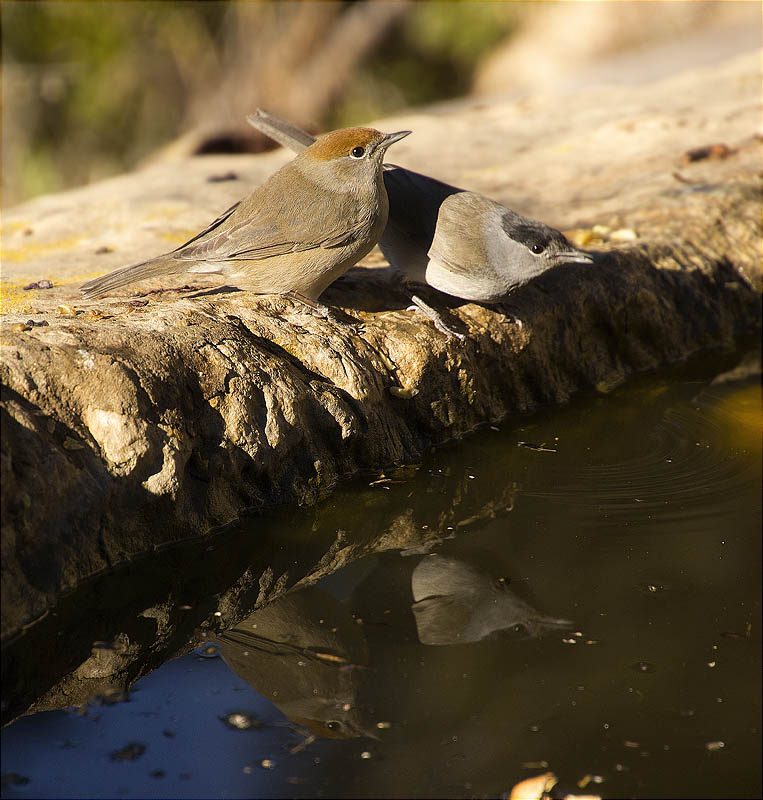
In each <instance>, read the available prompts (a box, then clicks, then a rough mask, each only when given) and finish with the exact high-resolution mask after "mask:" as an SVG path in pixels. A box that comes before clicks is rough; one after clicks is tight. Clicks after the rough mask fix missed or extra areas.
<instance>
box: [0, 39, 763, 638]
mask: <svg viewBox="0 0 763 800" xmlns="http://www.w3.org/2000/svg"><path fill="white" fill-rule="evenodd" d="M545 100H546V101H545V102H544V98H542V97H539V98H536V99H534V100H532V101H524V102H520V103H516V104H509V103H504V104H485V103H484V102H480V103H479V104H476V105H472V106H468V105H463V104H462V105H461V106H459V107H458V108H452V109H447V108H445V109H440V110H438V111H433V112H432V113H429V114H424V113H416V114H413V115H409V116H401V117H399V118H396V119H395V120H388V121H384V122H382V123H379V124H378V126H379V127H381V128H384V129H387V130H394V129H397V128H401V127H406V128H411V129H413V130H414V131H415V135H414V136H410V137H408V139H406V140H405V141H404V142H402V143H401V144H400V146H399V149H398V150H397V152H396V153H395V158H396V159H397V160H398V162H399V163H401V164H403V165H404V166H407V167H410V168H412V169H418V170H420V171H423V172H426V173H428V174H432V175H435V176H437V177H440V178H443V179H445V180H449V181H451V182H454V183H456V184H458V185H461V186H464V187H465V188H471V189H476V190H478V191H482V192H484V193H485V194H488V195H491V196H493V197H495V198H496V199H498V200H501V201H503V202H506V203H507V204H508V205H511V206H512V207H513V208H515V209H516V210H518V211H520V212H522V213H525V214H528V215H531V216H535V217H537V218H540V219H543V220H544V221H546V222H549V223H551V224H554V225H556V226H558V227H561V228H564V229H573V228H574V229H581V228H586V229H587V228H590V227H591V226H593V225H597V224H599V225H604V226H607V227H608V228H609V229H610V230H613V231H614V230H618V229H619V230H620V233H619V237H620V240H619V241H618V237H616V236H613V238H612V239H611V240H609V241H604V242H603V243H602V244H601V245H600V246H599V247H598V249H599V250H600V251H601V256H600V257H599V258H598V260H597V264H596V265H595V267H593V268H583V267H567V268H563V269H557V270H555V271H553V272H551V273H548V274H547V275H545V276H543V277H542V278H541V279H539V280H538V281H536V282H535V283H534V284H533V285H531V286H529V287H527V288H526V289H525V290H523V291H522V292H520V293H517V294H516V295H515V296H514V297H513V298H512V299H511V303H510V305H509V306H505V307H503V308H493V309H490V308H484V307H481V306H478V305H474V304H467V303H462V304H457V303H449V304H448V305H449V306H450V307H449V309H448V310H447V312H446V316H447V317H448V320H449V321H450V323H451V324H452V325H453V327H455V328H456V329H458V330H460V331H462V332H463V333H465V334H466V335H467V338H466V340H465V342H463V343H459V342H457V341H455V340H448V339H446V338H445V337H444V336H443V335H442V334H440V333H439V332H437V331H436V330H435V329H434V328H433V327H432V326H431V325H430V323H428V322H427V321H426V320H424V319H422V318H420V317H418V316H416V315H414V314H413V313H412V312H408V311H406V310H405V307H406V305H407V301H406V298H405V296H404V295H403V294H402V292H401V291H400V290H399V289H398V288H397V287H396V286H395V284H394V283H393V282H392V281H391V280H390V276H389V274H388V272H389V271H388V270H387V269H384V268H383V264H381V263H380V259H379V257H378V256H376V257H372V258H371V259H370V260H369V266H371V267H376V268H375V269H362V268H359V269H354V270H352V271H351V272H350V273H348V275H347V276H345V277H344V278H343V279H341V280H340V281H339V282H337V284H335V285H334V286H333V287H331V288H330V289H329V290H328V291H327V292H326V294H325V295H324V298H323V299H325V300H326V301H327V302H330V303H333V304H335V305H338V306H340V307H341V308H342V309H344V310H345V311H346V312H347V313H348V314H350V315H351V316H353V317H355V318H356V319H358V320H361V321H362V323H363V330H362V332H360V333H358V332H357V331H355V330H354V329H352V328H350V327H348V326H342V325H339V324H337V322H335V321H332V320H326V319H320V318H317V317H315V316H313V315H311V314H309V313H307V312H306V311H305V310H303V309H302V308H301V307H299V306H296V305H294V304H293V303H291V302H290V301H288V300H285V299H283V298H279V297H273V296H263V297H256V296H249V295H247V294H245V293H243V292H237V291H235V290H232V289H230V287H228V288H227V289H201V290H189V289H187V288H186V289H178V288H176V289H175V290H173V291H166V292H162V293H156V292H154V293H146V292H147V289H146V288H143V289H136V290H135V293H134V294H133V295H132V296H128V295H122V296H114V297H110V298H106V299H101V300H98V301H84V300H81V299H80V296H79V294H78V292H77V287H78V285H79V283H80V282H81V281H82V280H84V279H85V278H88V277H92V276H94V275H96V274H100V273H101V272H104V271H106V270H109V269H113V268H114V267H116V266H118V265H121V264H124V263H130V262H131V261H136V260H139V259H141V258H146V257H148V256H150V255H153V254H155V253H157V252H161V251H163V250H166V249H169V248H170V247H171V246H175V245H176V244H177V243H179V242H181V241H183V240H184V239H186V238H188V237H189V236H190V235H192V234H193V233H194V232H195V231H196V230H198V229H199V228H200V227H202V226H203V225H204V224H205V223H206V222H208V221H209V219H211V218H212V217H214V216H215V215H216V214H217V213H219V211H220V210H222V209H223V208H225V207H226V206H227V205H229V204H230V203H231V202H233V201H234V200H236V199H238V198H239V197H241V196H243V195H244V194H245V193H246V192H247V191H248V189H249V187H250V186H252V185H254V184H255V183H257V182H258V181H261V180H263V179H264V178H265V177H266V175H267V174H268V173H270V172H271V171H272V170H273V169H274V168H275V167H276V166H277V165H278V164H280V163H282V162H283V161H284V160H286V158H287V157H288V156H287V155H286V154H284V153H281V152H279V153H274V154H268V155H264V156H255V157H249V156H235V157H208V158H197V159H192V160H189V161H187V162H186V163H183V164H178V163H177V162H173V163H171V164H160V165H156V166H153V167H150V168H148V169H146V170H143V171H141V172H137V173H134V174H131V175H125V176H122V177H120V178H116V179H113V180H110V181H105V182H103V183H100V184H96V185H92V186H88V187H85V188H82V189H79V190H76V191H72V192H68V193H65V194H61V195H55V196H49V197H42V198H39V199H36V200H33V201H31V202H29V203H26V204H25V205H23V206H20V207H18V208H16V209H13V210H10V211H8V212H7V213H5V214H4V219H3V282H4V287H3V288H4V292H5V295H6V296H5V299H4V303H3V332H2V346H1V347H0V356H1V358H2V360H1V363H0V369H1V370H2V384H3V386H2V391H3V397H2V408H1V409H0V412H1V413H2V426H3V436H2V454H1V455H2V556H3V559H2V574H3V582H2V583H3V595H2V600H3V602H2V609H3V610H2V635H3V636H4V637H8V636H12V635H14V634H15V633H17V632H18V631H19V630H21V628H22V627H23V626H24V625H26V624H28V623H30V621H32V620H34V619H35V618H36V617H38V616H39V615H41V614H43V613H44V612H45V611H46V609H48V608H50V606H51V605H52V604H54V603H55V602H56V601H57V600H58V599H59V598H60V597H61V596H62V595H63V594H65V593H66V592H67V591H69V590H72V589H74V588H75V587H76V586H78V585H79V584H80V583H81V582H82V581H83V580H84V579H86V578H88V577H91V576H93V575H95V574H97V573H99V572H100V571H102V570H105V569H107V568H109V567H113V566H114V565H116V564H119V563H121V562H123V561H125V560H127V559H130V558H131V557H133V556H135V555H136V554H140V553H145V552H147V551H150V550H151V549H152V548H154V547H156V546H159V545H161V544H165V543H168V542H172V541H177V540H180V539H183V538H185V537H189V536H193V535H199V534H204V533H206V532H208V531H209V530H210V529H211V528H212V527H214V526H217V525H222V524H225V523H228V522H230V521H231V520H234V519H236V518H237V517H238V515H240V514H241V513H242V512H243V511H246V510H252V509H263V508H266V507H268V506H273V505H278V504H284V503H310V502H313V501H315V500H316V499H318V498H320V497H323V496H325V495H326V494H327V493H328V492H329V491H330V490H331V489H332V487H333V486H334V485H335V484H336V483H337V481H338V480H340V479H341V478H342V477H344V476H347V475H350V474H352V473H355V472H357V471H359V470H374V469H379V468H382V467H385V466H387V465H390V464H393V463H400V462H405V461H409V460H412V459H416V458H417V457H418V456H419V455H420V453H421V452H422V450H423V448H425V447H426V446H429V445H430V444H432V443H438V442H442V441H445V440H447V439H450V438H453V437H458V436H461V435H463V434H464V433H466V432H468V431H470V430H472V429H474V428H475V427H476V426H478V425H481V424H484V423H488V422H491V421H496V420H498V419H500V418H503V417H504V416H506V415H507V414H513V413H518V412H524V411H528V410H531V409H533V408H536V407H538V406H541V405H547V404H552V403H562V402H565V401H566V400H567V399H568V398H569V397H570V395H571V394H573V393H574V392H577V391H580V390H590V389H598V390H600V391H608V390H609V389H610V388H612V387H613V386H615V385H617V384H619V383H620V382H622V381H623V380H624V379H625V378H626V377H627V376H628V375H630V374H633V373H635V372H640V371H644V370H650V369H654V368H657V367H659V366H660V365H665V364H669V363H673V362H676V361H679V360H682V359H685V358H687V357H688V356H690V355H693V354H696V353H698V352H701V351H704V350H710V349H722V348H732V347H733V346H734V345H735V343H736V342H737V341H738V339H739V337H742V336H745V335H749V334H751V333H754V332H755V331H756V330H758V329H759V327H760V320H761V313H760V290H759V287H760V249H759V248H760V167H761V164H760V132H759V127H758V126H759V56H758V54H754V55H748V56H744V57H739V58H736V59H734V60H733V61H731V62H728V63H726V64H724V65H721V66H714V67H712V68H710V69H705V70H696V71H693V72H689V73H684V74H681V75H678V76H676V77H674V78H671V79H669V80H666V81H662V82H660V83H657V84H653V85H650V86H640V87H637V88H628V89H623V88H616V89H615V88H609V89H607V88H599V89H595V90H589V91H586V92H584V93H581V94H579V95H577V96H574V97H572V96H571V97H566V98H565V100H564V102H563V103H562V102H558V101H557V102H547V98H546V99H545ZM719 143H723V144H725V145H727V146H728V147H729V148H732V151H731V152H730V153H729V154H728V157H725V158H720V157H709V158H703V159H699V160H696V161H691V162H689V163H684V162H683V161H682V160H681V157H682V155H683V154H684V153H685V152H686V151H688V150H691V149H694V148H698V147H702V146H705V145H713V144H719ZM715 152H716V153H717V152H719V151H717V150H716V151H715ZM229 174H233V175H235V176H237V178H235V179H230V180H222V181H221V180H216V179H217V178H220V177H226V176H227V177H230V175H229ZM623 231H624V232H623ZM634 234H635V236H636V238H635V239H631V240H628V238H627V237H633V235H634ZM42 279H49V280H51V281H52V282H53V284H54V288H53V289H48V290H43V289H40V290H30V291H24V290H23V288H22V287H23V286H24V285H26V284H28V283H29V282H32V281H38V280H42ZM426 296H427V298H428V299H429V300H430V302H432V303H433V304H434V305H437V306H438V307H440V306H443V301H442V299H441V298H438V297H437V296H436V295H435V293H433V292H432V293H429V294H427V295H426ZM136 298H137V300H138V302H136ZM146 301H147V302H146ZM443 310H444V311H445V309H444V307H443ZM30 319H31V320H33V321H34V322H41V321H47V322H48V323H49V325H48V326H46V327H42V326H28V325H25V324H23V323H26V321H27V320H30Z"/></svg>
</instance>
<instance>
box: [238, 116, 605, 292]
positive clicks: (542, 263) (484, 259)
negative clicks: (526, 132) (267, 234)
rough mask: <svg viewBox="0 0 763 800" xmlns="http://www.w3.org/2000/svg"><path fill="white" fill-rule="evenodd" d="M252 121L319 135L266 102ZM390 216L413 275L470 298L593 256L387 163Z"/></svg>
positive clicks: (289, 138)
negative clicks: (270, 109)
mask: <svg viewBox="0 0 763 800" xmlns="http://www.w3.org/2000/svg"><path fill="white" fill-rule="evenodd" d="M247 119H248V120H249V122H250V124H251V125H252V126H253V127H255V128H257V129H258V130H260V131H261V132H263V133H265V134H266V135H268V136H270V137H271V138H272V139H274V140H275V141H277V142H278V143H279V144H282V145H284V146H285V147H288V148H290V149H291V150H295V151H297V152H299V151H301V150H304V148H306V147H307V148H309V146H310V145H311V144H312V142H314V141H315V139H314V138H313V137H312V136H311V135H310V134H309V133H306V132H305V131H303V130H300V129H299V128H297V127H296V126H294V125H291V124H289V123H288V122H286V121H284V120H281V119H279V118H278V117H276V116H274V115H272V114H268V113H267V112H265V111H262V110H258V111H257V113H256V114H253V115H251V116H249V117H248V118H247ZM383 175H384V184H385V186H386V187H387V195H388V197H389V221H388V223H387V228H386V230H385V231H384V233H383V235H382V237H381V240H380V241H379V247H380V248H381V250H382V252H383V253H384V256H385V257H386V258H387V260H388V261H389V262H390V264H392V266H394V267H396V268H397V269H398V270H400V271H401V272H402V273H403V275H404V276H405V278H406V279H407V280H410V281H414V282H417V283H427V284H429V286H432V287H434V288H435V289H438V290H440V291H441V292H445V293H446V294H449V295H453V296H454V297H458V298H461V299H463V300H471V301H475V302H479V303H496V302H499V301H501V300H503V299H505V298H506V296H507V295H508V294H510V293H511V292H512V291H514V290H515V289H518V288H519V287H521V286H523V285H525V284H526V283H528V282H529V281H531V280H532V279H533V278H536V277H538V276H539V275H541V274H543V273H544V272H546V271H547V270H549V269H551V268H552V267H554V266H557V265H559V264H571V263H574V264H592V263H593V257H592V256H591V254H590V253H585V252H583V251H582V250H578V249H577V248H576V247H574V246H573V245H572V244H571V243H570V242H569V241H568V239H567V238H566V237H565V236H564V234H563V233H561V232H560V231H558V230H556V229H554V228H551V227H549V226H548V225H545V224H544V223H542V222H538V221H537V220H532V219H528V218H526V217H523V216H521V215H520V214H517V213H516V212H514V211H511V210H510V209H508V208H506V207H505V206H502V205H501V204H500V203H497V202H495V201H494V200H491V199H489V198H487V197H485V196H483V195H481V194H478V193H476V192H468V191H464V190H462V189H458V188H456V187H455V186H449V185H448V184H446V183H443V182H442V181H438V180H435V179H434V178H430V177H428V176H426V175H421V174H419V173H418V172H412V171H411V170H407V169H403V168H402V167H397V166H393V165H389V164H388V165H386V167H385V170H384V173H383Z"/></svg>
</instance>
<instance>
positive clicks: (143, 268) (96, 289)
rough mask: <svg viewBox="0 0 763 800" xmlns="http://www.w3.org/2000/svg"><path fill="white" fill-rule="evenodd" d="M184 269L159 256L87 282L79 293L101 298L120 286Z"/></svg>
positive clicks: (174, 261) (179, 264)
mask: <svg viewBox="0 0 763 800" xmlns="http://www.w3.org/2000/svg"><path fill="white" fill-rule="evenodd" d="M186 269H187V265H186V264H183V262H182V261H178V260H177V259H174V258H170V257H169V256H159V258H150V259H149V260H148V261H141V262H140V263H138V264H131V265H130V266H129V267H122V268H121V269H117V270H114V272H109V273H108V274H107V275H103V276H101V277H100V278H95V279H94V280H92V281H88V282H87V283H85V284H83V285H82V286H81V287H80V291H81V292H82V294H84V295H85V297H87V298H93V297H101V296H102V295H104V294H107V293H108V292H111V291H113V290H114V289H120V288H121V287H122V286H128V285H130V284H133V283H137V282H138V281H142V280H145V279H146V278H155V277H158V276H160V275H162V276H164V275H174V274H176V273H179V272H185V271H186Z"/></svg>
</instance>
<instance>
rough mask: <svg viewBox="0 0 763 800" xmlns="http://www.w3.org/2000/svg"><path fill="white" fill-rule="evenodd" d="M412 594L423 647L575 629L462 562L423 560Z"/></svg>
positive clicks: (476, 566) (475, 566)
mask: <svg viewBox="0 0 763 800" xmlns="http://www.w3.org/2000/svg"><path fill="white" fill-rule="evenodd" d="M411 591H412V594H413V605H412V606H411V609H412V610H413V615H414V617H415V618H416V629H417V631H418V634H419V641H420V642H421V643H422V644H428V645H446V644H466V643H468V642H479V641H481V640H482V639H486V638H487V637H489V636H492V635H495V634H498V633H504V634H507V635H509V636H513V637H517V638H524V637H537V636H543V635H544V634H546V633H553V632H554V631H562V630H569V629H570V628H571V626H572V625H573V623H572V622H571V621H570V620H567V619H558V618H556V617H547V616H545V615H544V614H541V613H540V612H539V611H538V610H537V609H535V608H533V607H532V606H531V605H529V604H528V603H526V602H525V601H524V600H522V599H520V598H519V597H518V596H517V595H516V593H515V592H513V591H512V590H511V589H509V587H508V586H507V585H506V582H505V581H504V580H501V579H496V578H495V576H494V575H492V574H491V573H490V572H488V571H487V570H486V569H484V568H483V567H482V566H481V565H480V564H478V563H476V562H475V561H474V560H469V559H466V558H453V557H449V556H443V555H439V554H437V555H429V556H425V557H424V558H422V559H421V561H420V562H419V563H418V564H417V565H416V569H414V571H413V575H412V576H411Z"/></svg>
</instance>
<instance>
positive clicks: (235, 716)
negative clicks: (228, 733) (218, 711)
mask: <svg viewBox="0 0 763 800" xmlns="http://www.w3.org/2000/svg"><path fill="white" fill-rule="evenodd" d="M220 721H221V722H223V723H224V724H225V725H227V726H228V727H229V728H233V729H234V730H237V731H249V730H252V729H257V728H261V727H262V723H261V722H260V721H259V720H258V719H257V718H256V717H254V716H253V715H252V714H246V713H242V712H233V713H232V714H227V715H226V716H224V717H220Z"/></svg>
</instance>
